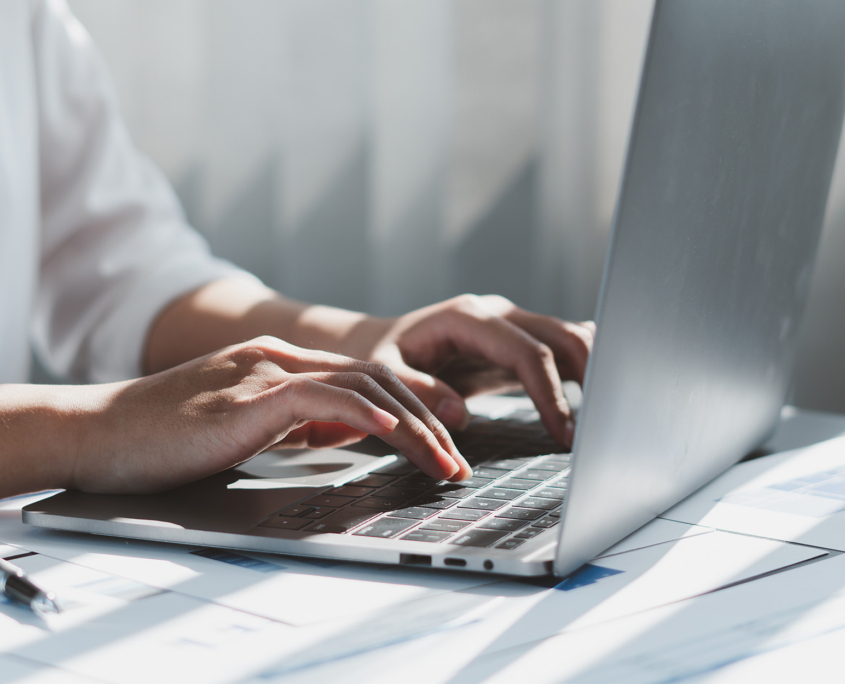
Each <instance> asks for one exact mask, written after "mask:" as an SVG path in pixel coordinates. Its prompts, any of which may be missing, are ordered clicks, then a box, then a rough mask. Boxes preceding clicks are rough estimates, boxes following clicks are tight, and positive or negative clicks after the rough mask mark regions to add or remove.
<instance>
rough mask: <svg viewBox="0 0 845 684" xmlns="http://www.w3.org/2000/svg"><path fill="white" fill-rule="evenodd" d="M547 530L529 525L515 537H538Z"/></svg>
mask: <svg viewBox="0 0 845 684" xmlns="http://www.w3.org/2000/svg"><path fill="white" fill-rule="evenodd" d="M543 532H545V530H544V529H541V528H537V527H528V528H526V529H524V530H522V532H517V533H516V534H515V535H513V536H514V539H531V538H532V537H536V536H537V535H538V534H543Z"/></svg>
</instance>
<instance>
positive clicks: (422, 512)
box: [390, 506, 437, 520]
mask: <svg viewBox="0 0 845 684" xmlns="http://www.w3.org/2000/svg"><path fill="white" fill-rule="evenodd" d="M435 515H437V511H436V510H434V509H431V508H422V507H421V506H409V507H408V508H400V509H398V510H396V511H393V513H391V514H390V516H391V517H393V518H413V519H414V520H425V519H426V518H431V517H432V516H435Z"/></svg>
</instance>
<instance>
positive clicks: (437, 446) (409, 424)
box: [306, 372, 472, 480]
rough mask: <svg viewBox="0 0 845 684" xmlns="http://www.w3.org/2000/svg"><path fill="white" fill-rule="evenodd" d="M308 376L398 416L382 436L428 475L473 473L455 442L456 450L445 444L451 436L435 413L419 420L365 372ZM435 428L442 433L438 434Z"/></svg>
mask: <svg viewBox="0 0 845 684" xmlns="http://www.w3.org/2000/svg"><path fill="white" fill-rule="evenodd" d="M306 377H309V378H312V379H314V380H317V381H319V382H322V383H325V384H327V385H331V386H335V387H341V388H345V389H347V390H351V391H354V392H356V393H358V394H360V395H361V396H363V397H365V398H366V399H367V400H368V401H370V402H371V403H373V404H374V405H376V406H378V407H379V408H381V409H383V410H384V411H386V412H388V413H390V414H391V415H392V416H395V417H396V418H397V419H398V421H399V422H398V424H397V425H396V428H395V429H394V430H392V431H391V432H390V434H387V435H381V438H382V439H383V440H384V441H386V442H387V443H388V444H390V445H391V446H394V447H396V448H397V449H399V450H400V451H401V452H402V453H403V454H404V455H405V456H407V457H408V459H409V460H410V461H412V462H413V463H414V464H415V465H416V466H417V467H418V468H419V469H420V470H422V471H423V472H424V473H426V474H427V475H430V476H431V477H436V478H438V479H451V480H459V479H465V478H467V477H469V476H470V475H471V473H472V470H471V469H470V467H469V465H468V464H467V463H466V461H465V460H464V458H463V456H461V455H460V452H458V451H457V449H456V448H454V445H452V448H453V451H449V450H447V449H446V448H445V447H444V445H443V442H444V441H445V442H446V443H447V444H451V438H450V437H449V435H448V433H446V431H445V429H444V428H443V426H442V425H441V424H440V423H439V422H438V421H437V420H436V419H434V417H433V416H431V419H430V420H429V421H424V420H422V419H420V418H419V417H418V416H417V415H415V413H414V412H412V411H411V410H409V409H408V408H406V407H405V406H404V405H403V404H402V403H401V402H400V401H399V400H398V399H397V397H396V396H394V395H393V394H391V393H390V392H388V391H387V390H386V389H385V388H384V387H382V386H381V385H380V384H379V383H378V382H376V381H375V380H374V379H373V378H372V377H371V376H369V375H367V374H365V373H349V372H341V373H331V372H328V373H326V372H323V373H308V374H306ZM403 387H404V386H403ZM404 391H405V392H408V393H409V394H410V391H409V390H408V389H407V388H404ZM413 401H414V402H416V403H417V404H418V406H419V410H421V411H422V412H425V413H427V414H428V415H429V416H430V415H431V414H430V412H429V411H428V409H426V408H425V407H424V406H423V405H422V403H421V402H419V400H418V399H416V398H415V397H414V398H413ZM427 423H428V424H427ZM432 423H433V425H434V429H432V428H431V427H429V424H432ZM435 431H438V432H440V433H441V434H440V435H436V434H435Z"/></svg>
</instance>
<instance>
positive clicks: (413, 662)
mask: <svg viewBox="0 0 845 684" xmlns="http://www.w3.org/2000/svg"><path fill="white" fill-rule="evenodd" d="M661 547H662V548H661ZM819 554H822V555H824V552H822V551H817V550H813V549H806V548H803V547H800V546H795V545H789V544H782V543H780V542H772V541H769V540H761V539H753V538H749V537H743V536H739V535H732V534H727V533H722V532H714V533H711V534H704V535H695V536H691V537H689V538H684V539H681V540H679V541H677V542H670V543H665V544H663V545H660V546H653V547H648V548H645V549H639V550H635V551H631V552H627V553H622V554H619V555H615V556H610V557H607V558H604V559H601V560H597V561H595V565H594V566H593V569H588V570H587V571H585V572H584V573H582V574H581V576H580V577H575V578H574V579H573V580H572V581H570V582H569V584H570V586H569V587H568V588H567V584H566V583H564V584H563V585H562V586H560V587H559V588H554V589H544V588H542V587H537V586H534V587H532V586H531V585H529V584H526V583H522V582H502V583H500V584H497V585H487V586H483V587H476V588H473V589H468V590H465V591H463V592H458V593H457V594H455V595H456V596H459V595H462V594H470V595H475V596H478V597H485V596H486V597H487V598H488V599H489V603H488V604H487V610H486V611H485V612H484V613H483V614H481V615H480V616H479V619H477V620H476V621H474V622H472V623H471V624H468V625H466V626H462V627H460V628H458V629H456V630H455V631H454V632H449V633H445V634H441V635H437V634H434V635H431V636H429V637H425V638H420V639H417V640H416V641H414V642H412V643H408V644H402V645H399V646H395V647H390V648H385V649H382V650H380V651H378V652H377V653H373V654H370V655H369V656H368V657H367V658H357V659H354V660H352V661H350V662H349V663H348V664H347V665H346V668H347V669H346V671H347V676H346V678H345V679H344V681H348V682H362V683H363V682H367V683H375V682H391V681H396V680H397V679H400V678H401V673H402V672H407V671H409V668H410V670H412V671H413V672H414V673H415V676H418V677H419V681H426V682H429V683H430V684H434V683H435V682H452V681H455V682H458V681H460V682H464V680H463V679H461V678H457V675H458V674H459V673H460V672H462V671H463V670H464V669H465V668H466V667H469V664H470V663H471V662H473V661H474V660H475V659H478V660H479V661H484V662H486V661H488V660H489V661H491V662H496V658H497V656H496V654H498V653H509V652H512V651H514V649H516V650H519V649H520V648H522V647H523V646H525V645H527V644H532V643H536V642H542V641H544V640H546V639H548V638H549V637H553V636H554V635H556V634H559V633H562V632H565V633H580V632H582V631H590V630H592V629H594V628H595V627H596V625H601V624H613V622H614V621H616V620H618V619H620V618H623V619H624V617H625V616H628V615H632V614H641V613H643V612H650V611H651V610H652V609H654V608H657V607H659V606H662V605H666V604H672V603H673V602H675V603H676V605H682V604H683V603H685V601H684V599H689V598H692V597H695V596H696V595H700V594H702V593H703V592H707V591H712V590H715V589H718V588H720V587H723V586H726V585H728V584H731V583H733V582H737V581H742V580H744V579H748V578H750V577H754V576H757V575H759V574H761V573H766V572H770V571H771V570H775V569H778V568H782V567H785V566H788V565H791V564H793V563H797V562H801V561H803V560H807V559H809V558H812V557H814V556H818V555H819ZM417 603H418V604H420V605H423V604H425V603H426V601H419V602H417ZM413 619H414V615H413V613H412V614H409V617H408V620H413ZM420 636H422V635H420ZM456 645H459V648H455V646H456ZM430 654H437V657H436V658H432V657H430ZM341 667H342V666H341V665H340V664H331V663H329V664H327V665H324V666H321V667H318V668H315V669H313V670H312V671H308V672H302V673H297V675H296V676H295V677H293V679H292V680H290V681H293V682H320V681H333V680H334V679H335V678H336V677H337V676H338V675H339V673H340V672H341ZM272 672H273V671H272V670H271V671H269V672H268V673H264V674H266V675H268V676H269V675H270V674H272ZM350 673H354V674H350ZM514 676H516V675H514ZM453 677H456V679H454V680H453V679H452V678H453ZM265 679H266V678H265ZM271 681H273V679H272V678H271ZM280 681H284V682H288V679H287V678H285V679H282V680H280ZM479 681H480V680H479ZM513 681H517V679H514V680H513ZM518 681H529V680H526V679H525V678H524V677H521V676H520V678H519V680H518ZM611 681H617V680H611ZM618 681H625V680H624V679H622V680H618Z"/></svg>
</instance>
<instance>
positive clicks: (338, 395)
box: [69, 337, 471, 493]
mask: <svg viewBox="0 0 845 684" xmlns="http://www.w3.org/2000/svg"><path fill="white" fill-rule="evenodd" d="M90 392H93V393H97V396H96V399H95V401H96V402H97V404H98V406H99V409H98V410H97V411H95V412H93V417H92V418H91V419H90V420H91V421H92V424H88V425H86V426H85V434H86V435H87V436H86V437H85V439H84V441H83V447H82V448H81V449H79V450H78V456H77V459H76V463H75V464H74V467H73V469H72V477H71V483H70V485H69V486H70V487H73V488H76V489H81V490H85V491H90V492H110V493H118V492H133V493H144V492H156V491H162V490H165V489H169V488H172V487H175V486H178V485H181V484H185V483H187V482H191V481H193V480H196V479H199V478H201V477H205V476H207V475H211V474H213V473H216V472H219V471H221V470H224V469H226V468H229V467H231V466H234V465H236V464H238V463H241V462H243V461H245V460H247V459H249V458H251V457H252V456H254V455H256V454H258V453H259V452H261V451H264V450H266V449H268V448H270V447H273V446H277V445H286V446H309V447H329V446H341V445H344V444H348V443H350V442H354V441H358V440H359V439H361V438H362V437H363V436H365V435H366V434H373V435H377V436H379V437H381V438H382V439H384V440H385V441H386V442H387V443H388V444H391V445H392V446H394V447H396V448H397V449H398V450H400V451H401V452H402V453H403V454H404V455H405V456H407V457H408V458H409V459H410V460H411V461H413V462H414V463H415V464H416V465H417V466H418V467H419V468H420V469H421V470H422V471H423V472H425V473H426V474H428V475H430V476H432V477H435V478H438V479H452V480H459V479H463V478H465V477H468V476H469V475H470V473H471V471H470V468H469V466H468V465H467V463H466V461H465V460H464V459H463V457H462V456H461V455H460V453H459V452H458V451H457V449H456V448H455V445H454V444H453V443H452V440H451V438H450V437H449V435H448V433H447V432H446V430H445V429H444V427H443V425H441V424H440V422H439V421H438V420H437V419H436V418H435V417H434V416H433V415H432V414H431V412H430V411H429V410H428V409H427V408H426V407H425V406H424V405H423V403H422V402H421V401H420V400H419V399H418V398H417V397H415V396H414V394H413V393H412V392H410V391H409V390H408V388H406V387H405V386H404V385H403V384H402V383H401V382H399V381H398V380H397V378H396V376H395V375H394V374H393V372H392V371H390V369H388V368H387V367H385V366H382V365H379V364H376V363H368V362H363V361H358V360H355V359H351V358H347V357H343V356H338V355H336V354H330V353H328V352H321V351H313V350H308V349H302V348H299V347H295V346H293V345H290V344H287V343H285V342H282V341H281V340H279V339H277V338H273V337H261V338H257V339H255V340H252V341H250V342H246V343H243V344H238V345H234V346H231V347H227V348H225V349H222V350H220V351H219V352H215V353H213V354H209V355H208V356H205V357H202V358H199V359H196V360H194V361H190V362H188V363H184V364H182V365H180V366H177V367H175V368H172V369H170V370H167V371H163V372H161V373H157V374H155V375H150V376H147V377H144V378H141V379H138V380H132V381H128V382H122V383H115V384H113V385H99V386H96V385H95V386H91V388H90Z"/></svg>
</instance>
